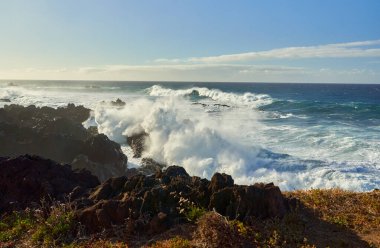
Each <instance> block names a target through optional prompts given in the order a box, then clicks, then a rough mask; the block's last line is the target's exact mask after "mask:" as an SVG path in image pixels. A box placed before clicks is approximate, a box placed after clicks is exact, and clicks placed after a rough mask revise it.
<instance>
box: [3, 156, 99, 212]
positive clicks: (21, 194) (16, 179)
mask: <svg viewBox="0 0 380 248" xmlns="http://www.w3.org/2000/svg"><path fill="white" fill-rule="evenodd" d="M98 184H99V181H98V179H97V178H96V177H95V176H92V175H91V174H90V172H89V171H86V170H81V171H76V172H73V171H72V170H71V168H70V166H69V165H60V164H57V163H56V162H54V161H52V160H48V159H43V158H41V157H38V156H30V155H24V156H19V157H17V158H1V159H0V214H1V213H2V212H5V211H12V210H19V209H25V208H26V207H30V206H31V205H32V203H37V204H38V203H40V201H41V199H43V198H44V199H45V200H46V201H50V200H61V201H63V200H67V199H66V197H67V196H68V195H69V194H70V193H71V192H73V194H71V199H70V200H74V199H75V198H78V197H81V196H83V195H85V194H86V192H88V190H89V189H90V188H93V187H95V186H97V185H98ZM78 187H79V188H78ZM79 191H81V192H79Z"/></svg>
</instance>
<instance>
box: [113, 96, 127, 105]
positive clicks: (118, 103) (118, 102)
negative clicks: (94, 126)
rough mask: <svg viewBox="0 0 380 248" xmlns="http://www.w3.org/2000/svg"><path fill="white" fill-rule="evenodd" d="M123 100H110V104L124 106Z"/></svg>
mask: <svg viewBox="0 0 380 248" xmlns="http://www.w3.org/2000/svg"><path fill="white" fill-rule="evenodd" d="M125 104H126V103H125V102H124V101H122V100H121V99H120V98H118V99H116V101H111V105H113V106H118V107H123V106H125Z"/></svg>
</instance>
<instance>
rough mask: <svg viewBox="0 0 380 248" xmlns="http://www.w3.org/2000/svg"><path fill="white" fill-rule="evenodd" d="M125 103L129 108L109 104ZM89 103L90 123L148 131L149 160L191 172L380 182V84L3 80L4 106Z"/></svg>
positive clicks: (112, 130)
mask: <svg viewBox="0 0 380 248" xmlns="http://www.w3.org/2000/svg"><path fill="white" fill-rule="evenodd" d="M117 98H119V99H121V100H123V101H124V102H125V103H126V105H125V106H124V107H120V106H119V107H118V106H112V105H111V104H109V102H110V101H114V100H116V99H117ZM10 103H14V104H21V105H24V106H27V105H31V104H34V105H37V106H51V107H59V106H65V105H67V104H68V103H74V104H81V105H84V106H86V107H88V108H91V109H92V110H93V111H92V114H91V117H90V118H89V120H87V121H86V122H85V123H83V125H85V126H92V125H94V126H97V127H98V130H99V132H102V133H104V134H106V135H107V136H108V137H109V138H110V139H112V140H114V141H116V142H118V143H120V145H121V146H122V149H123V151H124V152H125V153H126V154H127V155H128V158H129V166H130V167H136V166H139V163H140V160H139V159H135V158H132V156H131V150H130V148H129V147H128V146H127V145H126V140H125V136H127V135H131V134H134V133H138V132H141V131H145V132H147V133H149V137H150V138H149V142H147V144H146V145H147V150H146V151H145V153H144V156H146V157H151V158H153V159H155V160H157V161H159V162H164V163H166V164H168V165H172V164H176V165H181V166H183V167H184V168H185V169H186V170H187V171H188V172H189V174H191V175H196V176H200V177H206V178H210V177H211V176H212V175H213V173H215V172H217V171H218V172H224V173H227V174H230V175H232V177H233V178H234V179H235V182H236V183H239V184H252V183H255V182H273V183H275V184H277V185H279V186H280V188H281V189H282V190H294V189H310V188H334V187H339V188H343V189H347V190H354V191H370V190H373V189H375V188H380V85H375V84H373V85H364V84H360V85H359V84H357V85H354V84H289V83H189V82H177V83H174V82H170V83H169V82H168V83H165V82H111V81H110V82H96V81H94V82H91V81H9V80H8V81H0V107H3V106H4V105H5V104H10Z"/></svg>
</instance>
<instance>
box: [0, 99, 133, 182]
mask: <svg viewBox="0 0 380 248" xmlns="http://www.w3.org/2000/svg"><path fill="white" fill-rule="evenodd" d="M89 114H90V110H89V109H87V108H84V107H83V106H75V105H74V104H69V105H68V106H67V107H61V108H57V109H54V108H49V107H42V108H38V107H36V106H33V105H31V106H28V107H23V106H19V105H9V106H5V107H4V108H2V109H0V140H1V143H0V156H18V155H23V154H36V155H39V156H42V157H45V158H49V159H52V160H55V161H58V162H62V163H72V164H73V167H74V168H86V169H89V170H90V171H91V173H93V174H94V175H96V176H98V177H99V179H100V180H102V181H104V180H106V179H107V178H109V177H112V176H121V175H124V174H125V170H126V164H127V157H126V156H125V155H124V154H123V152H122V151H121V148H120V145H119V144H117V143H115V142H113V141H111V140H109V139H108V138H107V137H106V136H105V135H103V134H98V133H97V131H96V132H95V131H94V130H91V129H85V128H84V127H83V125H82V122H84V121H85V120H86V119H88V117H89Z"/></svg>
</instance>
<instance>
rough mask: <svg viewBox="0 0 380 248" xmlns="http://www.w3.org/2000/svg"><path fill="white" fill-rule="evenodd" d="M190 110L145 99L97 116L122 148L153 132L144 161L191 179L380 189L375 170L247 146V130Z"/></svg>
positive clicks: (100, 110) (176, 101)
mask: <svg viewBox="0 0 380 248" xmlns="http://www.w3.org/2000/svg"><path fill="white" fill-rule="evenodd" d="M189 106H191V103H189V102H188V101H187V100H185V99H181V98H156V99H146V98H142V99H138V100H135V101H130V102H127V105H126V106H125V107H124V108H112V107H110V106H105V105H99V106H98V107H97V108H96V109H95V111H94V113H93V117H94V120H95V122H96V124H97V126H98V129H99V131H100V132H102V133H105V134H106V135H107V136H108V137H110V138H111V139H113V140H115V141H117V142H119V143H121V144H125V143H126V136H129V135H132V134H135V133H139V132H146V133H149V140H148V142H147V144H146V145H147V149H146V151H145V152H144V154H143V156H147V157H151V158H153V159H155V160H157V161H159V162H163V163H166V164H168V165H172V164H176V165H181V166H183V167H184V168H185V169H186V170H187V171H188V172H189V173H190V174H191V175H196V176H201V177H206V178H210V177H211V176H212V175H213V173H215V172H224V173H227V174H230V175H232V176H233V178H234V179H235V181H236V182H237V183H239V184H252V183H255V182H274V183H276V184H278V185H279V186H280V188H281V189H283V190H292V189H308V188H333V187H341V188H344V189H350V190H356V191H366V190H371V189H373V188H375V187H378V186H379V184H380V173H379V170H378V169H377V168H376V167H374V166H366V164H365V163H363V162H362V163H361V164H358V163H350V162H344V161H343V162H342V161H340V160H331V161H327V160H325V161H323V156H321V157H320V158H319V159H318V158H316V159H315V160H310V159H305V158H300V157H297V156H292V155H288V154H281V153H276V152H273V151H271V150H268V149H263V147H261V145H260V143H259V142H257V141H256V142H254V143H252V141H255V139H254V138H253V139H250V140H251V144H247V143H245V142H242V134H244V133H245V131H247V130H246V129H244V128H240V129H236V128H233V129H232V128H230V129H226V128H225V127H226V126H227V127H228V125H226V123H225V122H224V121H225V120H223V119H217V120H215V119H213V118H212V117H210V116H209V115H207V114H206V113H204V112H190V111H196V110H194V109H191V108H190V107H189ZM184 109H186V111H184ZM334 139H335V138H334ZM316 142H317V141H316ZM347 142H349V141H347ZM317 145H318V144H317ZM320 145H321V144H320ZM309 152H312V151H309Z"/></svg>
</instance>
